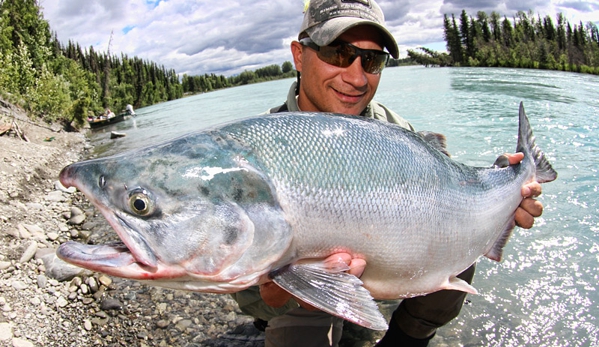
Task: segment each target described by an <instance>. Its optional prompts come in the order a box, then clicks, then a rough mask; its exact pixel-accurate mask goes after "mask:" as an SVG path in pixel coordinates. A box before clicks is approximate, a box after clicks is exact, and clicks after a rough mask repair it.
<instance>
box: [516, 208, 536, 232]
mask: <svg viewBox="0 0 599 347" xmlns="http://www.w3.org/2000/svg"><path fill="white" fill-rule="evenodd" d="M534 223H535V218H534V217H533V216H532V215H531V214H530V213H528V212H526V211H525V210H524V209H523V208H522V207H518V209H517V210H516V225H517V226H519V227H521V228H524V229H530V228H532V226H533V224H534Z"/></svg>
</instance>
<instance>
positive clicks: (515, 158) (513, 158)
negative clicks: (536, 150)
mask: <svg viewBox="0 0 599 347" xmlns="http://www.w3.org/2000/svg"><path fill="white" fill-rule="evenodd" d="M504 155H505V156H506V157H507V158H508V160H509V162H510V165H515V164H518V163H519V162H521V161H522V159H524V153H521V152H518V153H514V154H511V153H506V154H504Z"/></svg>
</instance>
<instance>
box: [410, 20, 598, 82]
mask: <svg viewBox="0 0 599 347" xmlns="http://www.w3.org/2000/svg"><path fill="white" fill-rule="evenodd" d="M457 22H459V24H458V23H457ZM457 22H456V18H455V16H454V15H453V14H452V15H451V17H449V16H448V15H445V16H444V22H443V28H444V34H445V42H446V47H447V52H448V53H444V52H443V53H439V52H436V51H433V50H430V49H427V48H423V47H421V48H419V51H415V50H410V51H408V55H409V56H410V57H411V58H412V59H414V60H416V61H417V62H418V63H419V64H422V65H425V66H475V67H476V66H482V67H514V68H534V69H548V70H562V71H572V72H580V73H590V74H599V29H598V28H597V25H596V24H595V23H592V22H588V23H586V24H583V23H582V22H580V23H578V24H574V25H571V24H570V23H569V22H568V21H567V20H566V19H565V17H564V15H563V14H562V13H559V14H558V15H557V16H556V18H555V21H554V20H553V19H552V18H551V16H545V17H543V18H541V16H540V15H536V16H535V14H534V13H533V12H532V11H529V12H528V13H526V12H523V11H520V12H518V13H517V14H516V15H515V16H514V17H513V18H511V20H510V19H508V18H507V16H504V17H503V18H502V17H501V16H500V15H499V14H498V13H497V12H492V13H491V14H490V15H488V14H487V13H486V12H483V11H479V12H477V13H476V18H474V17H472V16H469V15H468V14H467V13H466V11H465V10H462V13H461V15H460V17H459V19H458V20H457Z"/></svg>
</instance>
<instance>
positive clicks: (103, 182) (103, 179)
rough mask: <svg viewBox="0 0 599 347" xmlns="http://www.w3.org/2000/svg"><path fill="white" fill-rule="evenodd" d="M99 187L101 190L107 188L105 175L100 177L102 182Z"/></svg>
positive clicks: (99, 182)
mask: <svg viewBox="0 0 599 347" xmlns="http://www.w3.org/2000/svg"><path fill="white" fill-rule="evenodd" d="M98 185H99V186H100V188H104V187H105V186H106V178H104V175H101V176H100V180H99V181H98Z"/></svg>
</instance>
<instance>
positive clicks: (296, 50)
mask: <svg viewBox="0 0 599 347" xmlns="http://www.w3.org/2000/svg"><path fill="white" fill-rule="evenodd" d="M303 49H304V46H302V44H301V43H299V42H297V41H293V42H291V55H293V63H294V64H295V70H297V71H299V72H302V52H303Z"/></svg>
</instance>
